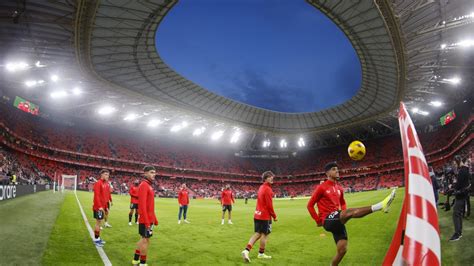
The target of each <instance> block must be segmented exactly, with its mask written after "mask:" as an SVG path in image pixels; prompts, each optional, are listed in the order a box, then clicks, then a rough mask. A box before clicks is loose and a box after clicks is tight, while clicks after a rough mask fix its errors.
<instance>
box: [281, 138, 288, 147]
mask: <svg viewBox="0 0 474 266" xmlns="http://www.w3.org/2000/svg"><path fill="white" fill-rule="evenodd" d="M286 147H288V143H287V142H286V140H285V139H282V140H280V148H286Z"/></svg>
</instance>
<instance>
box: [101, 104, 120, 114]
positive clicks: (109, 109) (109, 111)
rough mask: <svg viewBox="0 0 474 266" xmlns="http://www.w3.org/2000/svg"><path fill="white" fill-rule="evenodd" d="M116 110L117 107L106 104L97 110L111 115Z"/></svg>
mask: <svg viewBox="0 0 474 266" xmlns="http://www.w3.org/2000/svg"><path fill="white" fill-rule="evenodd" d="M115 111H117V109H115V107H113V106H109V105H106V106H103V107H101V108H100V109H99V110H98V111H97V112H98V113H99V115H110V114H112V113H113V112H115Z"/></svg>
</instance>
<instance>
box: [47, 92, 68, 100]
mask: <svg viewBox="0 0 474 266" xmlns="http://www.w3.org/2000/svg"><path fill="white" fill-rule="evenodd" d="M66 96H67V92H65V91H55V92H52V93H51V98H53V99H61V98H64V97H66Z"/></svg>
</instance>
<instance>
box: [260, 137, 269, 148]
mask: <svg viewBox="0 0 474 266" xmlns="http://www.w3.org/2000/svg"><path fill="white" fill-rule="evenodd" d="M270 144H271V142H270V140H269V139H266V140H264V141H263V143H262V147H264V148H268V147H270Z"/></svg>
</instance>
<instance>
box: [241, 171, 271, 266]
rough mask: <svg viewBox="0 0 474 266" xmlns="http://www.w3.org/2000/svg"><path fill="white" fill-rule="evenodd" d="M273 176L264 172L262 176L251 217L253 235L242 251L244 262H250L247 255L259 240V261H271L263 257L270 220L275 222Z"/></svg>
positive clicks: (269, 172)
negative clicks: (253, 212)
mask: <svg viewBox="0 0 474 266" xmlns="http://www.w3.org/2000/svg"><path fill="white" fill-rule="evenodd" d="M274 177H275V174H273V173H272V172H271V171H266V172H264V173H263V174H262V181H263V184H262V185H261V186H260V188H259V189H258V193H257V206H256V208H255V214H254V216H253V222H254V229H255V234H254V235H253V236H252V237H251V238H250V240H249V242H248V244H247V247H245V249H244V250H243V251H242V257H243V258H244V261H245V262H250V257H249V253H250V250H251V249H252V247H253V245H254V244H255V242H257V240H259V239H260V249H259V251H258V257H257V258H259V259H271V258H272V257H271V256H267V255H265V245H266V244H267V240H268V235H269V234H270V233H271V232H272V218H273V221H275V222H276V221H277V216H276V214H275V211H274V210H273V190H272V184H273V178H274Z"/></svg>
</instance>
